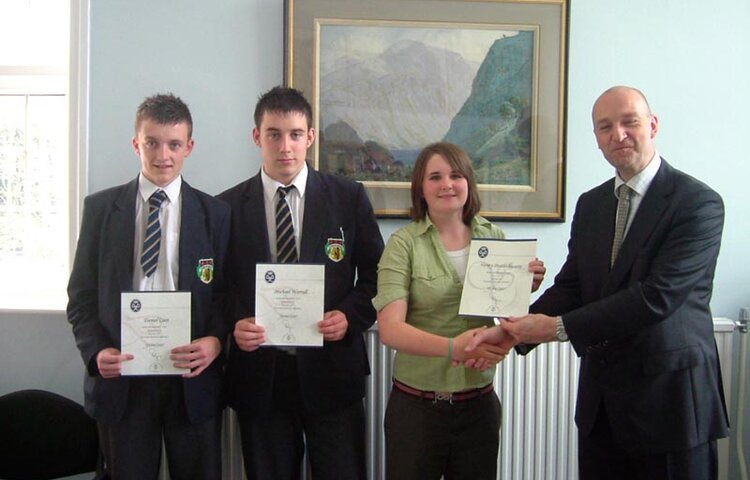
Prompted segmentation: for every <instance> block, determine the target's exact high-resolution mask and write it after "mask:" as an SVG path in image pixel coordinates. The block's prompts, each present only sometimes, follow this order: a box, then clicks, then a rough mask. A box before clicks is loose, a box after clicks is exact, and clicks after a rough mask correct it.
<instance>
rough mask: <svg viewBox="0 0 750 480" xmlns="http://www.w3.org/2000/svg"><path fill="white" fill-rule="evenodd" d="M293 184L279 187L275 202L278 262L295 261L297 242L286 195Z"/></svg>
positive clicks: (292, 187)
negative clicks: (277, 197)
mask: <svg viewBox="0 0 750 480" xmlns="http://www.w3.org/2000/svg"><path fill="white" fill-rule="evenodd" d="M293 189H294V185H290V186H288V187H279V189H278V192H279V199H278V201H277V202H276V261H277V262H278V263H297V242H295V240H294V225H293V224H292V211H291V210H290V209H289V203H288V202H287V200H286V196H287V195H289V192H291V191H292V190H293Z"/></svg>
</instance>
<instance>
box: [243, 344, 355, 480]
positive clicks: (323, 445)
mask: <svg viewBox="0 0 750 480" xmlns="http://www.w3.org/2000/svg"><path fill="white" fill-rule="evenodd" d="M276 355H277V356H278V358H277V359H276V366H275V370H274V392H273V398H274V402H273V403H274V405H273V408H272V409H271V411H269V412H247V413H239V412H238V415H237V418H238V421H239V426H240V434H241V437H242V455H243V458H244V464H245V471H246V473H247V479H248V480H299V478H300V473H301V468H302V458H303V456H304V452H305V449H307V453H308V458H309V460H310V470H311V472H312V477H313V478H314V479H320V480H337V479H340V480H359V479H361V480H366V478H367V473H366V465H365V409H364V404H363V402H362V401H361V400H360V401H357V402H355V403H353V404H352V405H350V406H348V407H347V408H345V409H343V410H339V411H336V412H332V413H329V414H320V415H312V414H307V413H305V411H304V408H303V407H304V406H303V402H302V396H301V393H300V388H299V377H298V374H297V359H296V358H295V357H294V356H292V355H288V354H286V353H284V352H276Z"/></svg>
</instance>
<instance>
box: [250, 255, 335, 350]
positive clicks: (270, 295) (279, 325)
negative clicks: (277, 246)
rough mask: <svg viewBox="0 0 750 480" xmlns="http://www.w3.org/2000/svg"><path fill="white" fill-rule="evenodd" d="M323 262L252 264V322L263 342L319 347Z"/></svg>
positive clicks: (320, 341) (322, 297)
mask: <svg viewBox="0 0 750 480" xmlns="http://www.w3.org/2000/svg"><path fill="white" fill-rule="evenodd" d="M324 290H325V266H324V265H310V264H302V263H259V264H257V265H256V267H255V323H256V324H258V325H262V326H263V327H265V329H266V343H265V344H264V345H278V346H290V347H292V346H296V347H303V346H308V347H322V346H323V334H322V333H320V332H319V331H318V322H319V321H321V320H323V304H324Z"/></svg>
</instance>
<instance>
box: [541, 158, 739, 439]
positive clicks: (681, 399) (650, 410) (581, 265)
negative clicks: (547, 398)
mask: <svg viewBox="0 0 750 480" xmlns="http://www.w3.org/2000/svg"><path fill="white" fill-rule="evenodd" d="M616 210H617V200H616V198H615V196H614V179H612V180H609V181H607V182H605V183H604V184H602V185H600V186H598V187H596V188H594V189H593V190H591V191H589V192H586V193H584V194H583V195H581V197H580V199H579V200H578V204H577V206H576V211H575V216H574V218H573V223H572V227H571V236H570V241H569V243H568V257H567V259H566V261H565V264H564V265H563V267H562V269H561V271H560V273H559V274H558V275H557V277H556V278H555V282H554V285H553V286H552V287H550V288H549V289H548V290H547V291H546V292H544V294H543V295H542V296H541V297H540V298H539V299H538V300H537V301H536V302H535V303H534V304H533V305H532V307H531V310H532V311H533V312H537V313H545V314H548V315H562V318H563V322H564V324H565V328H566V331H567V333H568V335H569V337H570V341H571V343H572V346H573V348H574V349H575V351H576V353H577V354H578V355H579V356H580V357H581V369H580V380H579V385H578V403H577V405H576V415H575V418H576V423H577V424H578V428H579V435H580V436H582V437H585V436H586V435H587V434H588V433H589V432H590V431H591V429H592V427H593V425H594V421H595V420H596V417H597V414H598V413H599V409H600V407H601V406H602V405H603V406H604V408H605V411H606V415H607V419H608V421H609V424H610V426H611V429H612V434H613V436H614V439H615V441H616V442H617V443H618V444H619V446H620V447H621V448H623V449H625V450H628V451H632V452H636V453H663V452H667V451H676V450H684V449H688V448H691V447H693V446H696V445H697V444H700V443H705V442H707V441H709V440H713V439H716V438H721V437H725V436H726V435H728V428H729V426H728V418H727V413H726V407H725V401H724V393H723V387H722V380H721V372H720V370H719V360H718V353H717V348H716V342H715V340H714V335H713V322H712V317H711V310H710V308H709V302H710V300H711V291H712V284H713V277H714V269H715V267H716V258H717V256H718V254H719V246H720V243H721V233H722V228H723V223H724V206H723V202H722V199H721V197H720V196H719V195H718V194H717V193H716V192H714V191H713V190H711V189H710V188H709V187H707V186H706V185H704V184H703V183H701V182H699V181H697V180H696V179H694V178H692V177H690V176H688V175H686V174H684V173H682V172H680V171H678V170H676V169H674V168H672V167H671V166H670V165H669V164H668V163H667V162H666V161H664V160H662V164H661V167H660V168H659V171H658V172H657V174H656V177H655V178H654V180H653V182H652V183H651V186H650V188H649V189H648V191H647V193H646V195H645V197H644V198H643V200H642V202H641V205H640V207H639V208H638V211H637V213H636V216H635V218H634V219H633V222H632V225H631V226H630V229H629V231H628V233H627V236H626V237H625V240H624V242H623V244H622V247H621V249H620V252H619V254H618V257H617V260H616V262H615V264H614V266H613V267H612V269H611V270H610V252H611V249H612V239H613V237H614V223H615V212H616Z"/></svg>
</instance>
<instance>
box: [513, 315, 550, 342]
mask: <svg viewBox="0 0 750 480" xmlns="http://www.w3.org/2000/svg"><path fill="white" fill-rule="evenodd" d="M500 325H501V326H502V327H503V330H505V331H506V332H507V333H508V334H509V335H511V336H512V337H513V338H514V339H515V340H516V342H517V343H544V342H551V341H553V340H555V332H556V330H557V320H556V317H550V316H547V315H542V314H541V313H535V314H531V315H525V316H523V317H510V318H509V319H504V320H502V323H501V324H500Z"/></svg>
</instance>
